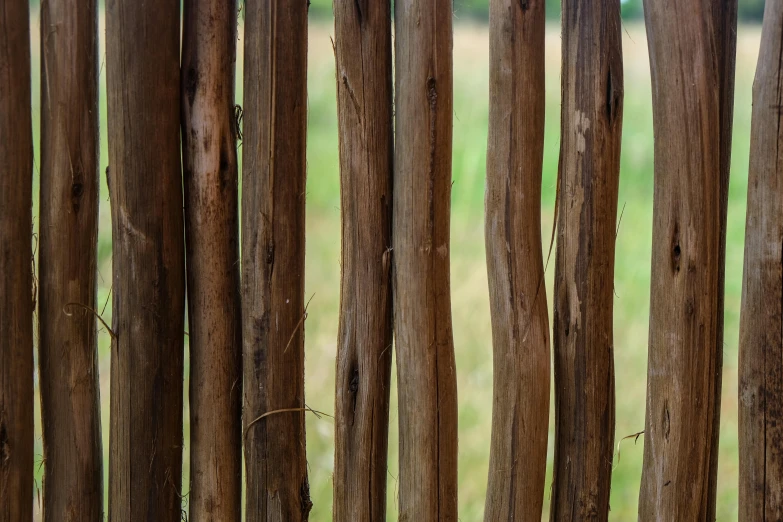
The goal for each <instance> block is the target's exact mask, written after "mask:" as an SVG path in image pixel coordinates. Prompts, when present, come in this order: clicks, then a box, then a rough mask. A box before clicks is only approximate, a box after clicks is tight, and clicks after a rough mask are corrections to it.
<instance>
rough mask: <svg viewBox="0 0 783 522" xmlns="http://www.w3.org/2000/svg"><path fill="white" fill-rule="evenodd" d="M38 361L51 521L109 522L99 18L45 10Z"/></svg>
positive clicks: (68, 0)
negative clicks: (98, 300) (99, 259)
mask: <svg viewBox="0 0 783 522" xmlns="http://www.w3.org/2000/svg"><path fill="white" fill-rule="evenodd" d="M41 48H42V51H43V53H42V54H43V64H42V66H41V76H42V82H41V195H40V220H41V221H40V234H39V235H40V255H39V263H40V264H39V270H38V275H39V286H40V313H39V332H40V341H39V346H38V350H39V352H38V353H39V357H38V362H39V366H40V371H41V384H40V386H41V417H42V426H43V450H44V451H43V459H44V465H45V470H46V475H45V478H44V495H43V512H44V520H45V521H51V522H55V521H61V520H65V521H73V522H75V521H77V520H78V521H82V520H83V521H94V522H99V521H101V520H103V449H102V442H101V414H100V403H101V400H100V387H99V381H98V352H97V350H98V346H97V344H96V330H95V316H94V315H93V312H92V311H90V308H92V309H93V310H94V309H95V271H96V250H97V240H98V195H99V193H100V185H99V182H98V181H99V177H98V176H99V174H98V168H99V167H98V165H99V152H100V150H99V130H98V9H97V5H96V2H95V1H94V0H86V1H74V0H44V1H43V2H41Z"/></svg>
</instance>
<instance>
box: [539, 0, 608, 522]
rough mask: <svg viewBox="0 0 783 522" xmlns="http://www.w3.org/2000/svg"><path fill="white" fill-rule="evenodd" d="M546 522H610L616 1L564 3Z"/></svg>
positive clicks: (578, 0)
mask: <svg viewBox="0 0 783 522" xmlns="http://www.w3.org/2000/svg"><path fill="white" fill-rule="evenodd" d="M562 23H563V47H562V53H563V69H562V71H563V72H562V116H561V145H560V170H559V173H558V193H559V201H558V220H557V234H558V235H557V257H556V267H555V307H554V308H555V309H554V351H555V356H554V362H555V464H554V486H553V492H552V503H551V509H550V520H553V521H555V520H557V521H562V520H607V518H608V513H609V493H610V489H611V478H612V461H613V451H614V430H615V390H614V341H613V333H612V330H613V301H614V253H615V238H616V219H617V191H618V182H619V176H620V140H621V134H622V120H623V61H622V41H621V31H622V28H621V25H620V2H619V0H608V1H605V2H583V1H580V0H565V1H564V2H563V16H562Z"/></svg>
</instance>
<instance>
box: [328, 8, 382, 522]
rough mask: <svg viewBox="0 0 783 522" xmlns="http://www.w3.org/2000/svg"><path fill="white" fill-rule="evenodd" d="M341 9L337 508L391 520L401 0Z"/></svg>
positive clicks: (338, 515) (337, 512) (337, 516)
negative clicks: (395, 90) (395, 64)
mask: <svg viewBox="0 0 783 522" xmlns="http://www.w3.org/2000/svg"><path fill="white" fill-rule="evenodd" d="M334 8H335V56H336V62H337V102H338V104H337V110H338V122H339V132H340V194H341V198H340V199H341V204H340V208H341V216H342V259H341V263H340V264H341V267H342V274H341V276H342V277H341V286H340V329H339V333H338V343H337V375H336V401H335V404H336V413H335V458H334V507H333V517H334V520H336V521H344V522H351V521H354V520H367V521H371V520H374V521H383V520H385V519H386V478H387V473H386V470H387V466H386V460H387V450H388V436H389V380H390V375H391V361H392V292H391V257H392V250H391V211H392V177H393V153H394V146H393V139H394V138H393V135H394V131H393V120H392V53H391V6H390V2H389V0H380V1H366V0H365V1H359V2H357V1H354V0H337V1H336V2H335V3H334Z"/></svg>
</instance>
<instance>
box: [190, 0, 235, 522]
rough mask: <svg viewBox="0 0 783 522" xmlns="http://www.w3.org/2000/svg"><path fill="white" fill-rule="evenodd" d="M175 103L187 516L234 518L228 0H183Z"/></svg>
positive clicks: (203, 520)
mask: <svg viewBox="0 0 783 522" xmlns="http://www.w3.org/2000/svg"><path fill="white" fill-rule="evenodd" d="M184 5H185V16H184V28H183V40H182V70H181V78H180V80H181V82H182V91H181V93H180V96H181V98H180V103H181V106H182V160H183V162H184V167H185V169H184V170H185V173H184V174H185V175H184V178H185V239H186V251H187V256H186V258H187V280H188V312H189V313H188V318H189V325H190V328H189V329H190V331H189V334H190V336H189V344H190V499H189V500H190V501H189V505H190V520H191V521H193V522H212V521H220V520H237V521H238V520H240V519H241V518H242V504H241V501H242V449H241V448H242V439H241V437H242V331H241V317H240V308H239V306H240V303H239V299H240V298H239V222H238V220H239V217H238V208H237V198H238V196H237V151H236V139H237V135H236V130H237V127H236V121H235V113H234V67H235V65H236V46H237V2H236V0H186V1H185V4H184Z"/></svg>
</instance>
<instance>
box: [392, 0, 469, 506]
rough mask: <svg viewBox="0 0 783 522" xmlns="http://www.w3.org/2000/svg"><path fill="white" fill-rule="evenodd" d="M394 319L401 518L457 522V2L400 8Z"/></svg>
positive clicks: (406, 1) (401, 4)
mask: <svg viewBox="0 0 783 522" xmlns="http://www.w3.org/2000/svg"><path fill="white" fill-rule="evenodd" d="M395 59H396V63H395V71H396V80H395V87H396V146H395V167H394V205H393V206H394V217H393V224H394V229H393V232H392V235H393V241H392V244H393V247H394V276H393V277H394V318H395V326H394V329H395V340H396V347H397V376H398V383H399V385H398V390H399V419H400V480H399V484H400V490H399V498H400V520H456V519H457V384H456V370H455V366H454V342H453V336H452V324H451V295H450V281H449V221H450V212H451V145H452V117H453V109H452V103H453V71H452V2H451V0H397V1H396V2H395Z"/></svg>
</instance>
